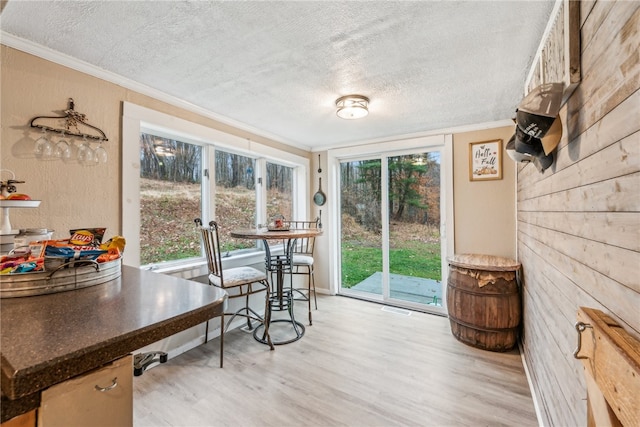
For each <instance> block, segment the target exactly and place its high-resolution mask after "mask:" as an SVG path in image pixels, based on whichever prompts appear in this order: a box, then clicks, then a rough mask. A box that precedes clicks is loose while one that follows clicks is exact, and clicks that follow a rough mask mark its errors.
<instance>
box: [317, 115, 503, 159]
mask: <svg viewBox="0 0 640 427" xmlns="http://www.w3.org/2000/svg"><path fill="white" fill-rule="evenodd" d="M506 126H515V124H514V122H513V120H512V119H504V120H496V121H492V122H485V123H476V124H471V125H463V126H456V127H450V128H442V129H434V130H429V131H424V132H416V133H411V134H404V135H395V136H388V137H384V138H377V139H370V140H366V141H356V142H353V143H350V144H336V145H325V146H322V147H315V148H312V149H311V151H312V152H314V153H315V152H321V151H326V150H334V149H340V148H349V147H357V146H361V145H369V144H381V143H387V142H402V141H405V140H410V139H417V138H425V137H429V136H436V135H449V134H457V133H465V132H475V131H480V130H487V129H496V128H501V127H506Z"/></svg>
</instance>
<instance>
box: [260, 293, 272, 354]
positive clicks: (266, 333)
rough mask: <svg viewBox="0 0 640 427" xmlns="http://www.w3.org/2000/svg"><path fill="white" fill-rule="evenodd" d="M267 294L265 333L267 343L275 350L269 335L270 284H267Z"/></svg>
mask: <svg viewBox="0 0 640 427" xmlns="http://www.w3.org/2000/svg"><path fill="white" fill-rule="evenodd" d="M266 291H267V295H266V298H265V307H264V318H263V319H264V333H265V335H266V337H267V344H269V348H270V349H271V350H275V347H274V346H273V343H272V342H271V335H269V323H271V292H269V286H267V289H266Z"/></svg>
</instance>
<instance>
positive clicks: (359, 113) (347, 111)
mask: <svg viewBox="0 0 640 427" xmlns="http://www.w3.org/2000/svg"><path fill="white" fill-rule="evenodd" d="M336 107H338V111H336V114H337V115H338V117H340V118H341V119H347V120H351V119H360V118H362V117H365V116H366V115H367V114H369V108H368V107H369V98H367V97H366V96H362V95H346V96H343V97H341V98H338V99H336Z"/></svg>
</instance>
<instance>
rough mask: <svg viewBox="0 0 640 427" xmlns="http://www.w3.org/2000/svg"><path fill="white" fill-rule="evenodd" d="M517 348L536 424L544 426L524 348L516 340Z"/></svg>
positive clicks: (540, 426)
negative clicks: (534, 412) (536, 420)
mask: <svg viewBox="0 0 640 427" xmlns="http://www.w3.org/2000/svg"><path fill="white" fill-rule="evenodd" d="M518 350H520V359H521V360H522V366H523V367H524V374H525V375H526V377H527V383H528V384H529V391H530V392H531V399H532V400H533V409H534V410H535V411H536V418H537V419H538V426H539V427H544V422H543V421H542V420H543V418H542V410H541V409H540V408H541V406H540V404H539V403H538V395H537V393H536V390H535V388H534V387H533V378H531V374H530V373H529V367H528V366H527V360H526V359H525V357H524V349H523V348H522V342H521V341H518Z"/></svg>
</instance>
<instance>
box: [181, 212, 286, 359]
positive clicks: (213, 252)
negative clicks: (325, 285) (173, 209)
mask: <svg viewBox="0 0 640 427" xmlns="http://www.w3.org/2000/svg"><path fill="white" fill-rule="evenodd" d="M194 222H195V223H196V226H197V227H198V228H199V229H200V232H201V236H202V243H203V245H204V249H205V254H206V256H207V267H208V269H209V284H210V285H211V286H217V287H219V288H222V289H224V290H225V291H227V295H228V299H234V298H245V303H244V307H241V308H240V309H238V310H237V311H236V312H234V313H231V312H229V313H223V314H222V316H221V318H220V367H221V368H222V365H223V352H224V333H225V331H226V330H227V329H228V328H229V325H230V324H231V322H233V320H234V319H235V318H236V316H241V317H245V318H246V319H247V327H248V329H249V330H251V329H253V325H252V324H251V321H252V320H254V321H257V322H259V323H262V324H264V334H265V338H266V339H265V341H266V343H267V344H268V345H269V347H270V348H271V350H273V349H274V346H273V344H272V343H271V337H270V336H269V324H268V322H267V320H268V319H265V317H267V316H268V315H269V297H270V287H269V282H268V280H267V276H266V275H265V274H263V273H262V272H260V271H259V270H256V269H255V268H252V267H240V268H241V269H243V270H244V271H250V272H251V273H254V276H255V277H259V279H257V280H250V279H249V280H244V279H242V278H235V279H234V280H233V281H230V282H225V280H224V277H225V273H227V274H228V275H231V274H232V273H234V271H236V270H238V269H227V270H224V269H223V268H222V252H221V251H220V236H219V233H218V228H219V226H218V223H217V222H216V221H209V226H208V227H207V226H203V224H202V220H201V219H200V218H196V219H195V220H194ZM249 269H250V270H249ZM251 270H254V271H251ZM229 290H234V291H235V292H234V293H233V294H231V293H230V292H229ZM260 292H266V296H265V317H262V316H260V315H259V314H258V313H257V312H256V311H255V310H253V309H252V308H251V307H250V306H249V297H250V296H251V295H254V294H257V293H260ZM225 316H231V318H230V319H229V320H228V321H227V322H226V325H225ZM208 335H209V322H208V321H207V326H206V329H205V342H207V339H208Z"/></svg>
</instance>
